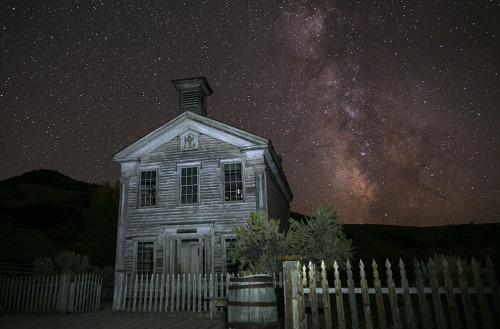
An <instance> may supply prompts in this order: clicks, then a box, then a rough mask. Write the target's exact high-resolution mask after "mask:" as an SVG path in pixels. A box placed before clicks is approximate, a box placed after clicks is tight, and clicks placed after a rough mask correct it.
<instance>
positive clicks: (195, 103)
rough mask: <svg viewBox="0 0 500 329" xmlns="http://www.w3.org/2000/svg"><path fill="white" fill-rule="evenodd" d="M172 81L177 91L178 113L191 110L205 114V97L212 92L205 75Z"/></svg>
mask: <svg viewBox="0 0 500 329" xmlns="http://www.w3.org/2000/svg"><path fill="white" fill-rule="evenodd" d="M172 83H173V84H174V86H175V89H177V91H178V92H179V114H180V113H183V112H185V111H191V112H194V113H197V114H200V115H203V116H206V115H207V110H206V98H207V96H210V95H211V94H212V93H213V92H212V88H210V85H209V84H208V81H207V79H206V78H205V77H199V78H189V79H180V80H173V81H172Z"/></svg>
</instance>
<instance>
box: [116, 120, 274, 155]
mask: <svg viewBox="0 0 500 329" xmlns="http://www.w3.org/2000/svg"><path fill="white" fill-rule="evenodd" d="M197 134H204V135H208V136H210V137H213V138H215V139H217V140H220V141H222V142H225V143H229V144H231V145H234V146H236V147H240V148H243V149H253V148H262V149H264V148H267V147H268V145H269V140H267V139H265V138H262V137H259V136H257V135H254V134H251V133H249V132H246V131H244V130H241V129H238V128H235V127H232V126H229V125H227V124H224V123H222V122H219V121H216V120H213V119H210V118H207V117H205V116H201V115H198V114H195V113H192V112H189V111H186V112H184V113H182V114H180V115H179V116H177V117H176V118H174V119H172V120H171V121H169V122H167V123H166V124H164V125H163V126H161V127H159V128H158V129H156V130H154V131H153V132H151V133H149V134H148V135H146V136H144V137H142V138H141V139H139V140H137V141H136V142H134V143H133V144H131V145H130V146H128V147H126V148H125V149H123V150H122V151H120V152H118V153H117V154H116V155H115V156H114V157H113V158H114V160H115V161H116V162H124V161H130V160H133V159H139V158H141V157H142V156H143V155H145V154H148V153H150V152H151V151H153V150H154V149H156V148H157V147H159V146H160V145H163V144H165V143H168V142H169V141H171V140H172V139H174V138H176V137H178V136H182V137H187V141H188V144H183V145H182V147H197V145H195V144H194V143H197V140H196V139H195V138H196V135H197Z"/></svg>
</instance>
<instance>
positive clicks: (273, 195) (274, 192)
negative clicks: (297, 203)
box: [266, 171, 290, 230]
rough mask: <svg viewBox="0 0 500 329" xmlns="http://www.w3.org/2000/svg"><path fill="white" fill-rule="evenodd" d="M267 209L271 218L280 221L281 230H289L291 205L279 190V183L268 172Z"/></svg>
mask: <svg viewBox="0 0 500 329" xmlns="http://www.w3.org/2000/svg"><path fill="white" fill-rule="evenodd" d="M266 175H267V177H266V185H267V186H266V188H267V207H268V215H269V218H274V219H279V220H280V229H281V230H284V229H286V228H288V219H289V218H290V205H289V203H288V202H287V201H286V198H285V196H284V195H283V193H282V192H281V190H280V189H279V188H278V183H277V182H276V180H275V179H273V176H272V175H271V173H270V172H269V171H266Z"/></svg>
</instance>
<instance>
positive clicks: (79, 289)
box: [0, 274, 102, 313]
mask: <svg viewBox="0 0 500 329" xmlns="http://www.w3.org/2000/svg"><path fill="white" fill-rule="evenodd" d="M101 291H102V278H100V277H99V276H97V275H95V274H78V275H70V274H63V275H53V276H24V277H0V312H69V313H83V312H96V311H98V310H99V308H100V303H101Z"/></svg>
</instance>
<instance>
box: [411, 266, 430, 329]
mask: <svg viewBox="0 0 500 329" xmlns="http://www.w3.org/2000/svg"><path fill="white" fill-rule="evenodd" d="M413 267H414V268H415V282H416V286H417V294H418V306H419V308H420V317H421V319H422V326H423V328H424V329H431V328H432V327H431V319H430V317H429V306H428V305H427V299H426V298H425V291H424V283H423V279H422V271H421V270H420V263H419V261H418V260H417V259H415V260H414V261H413Z"/></svg>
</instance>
